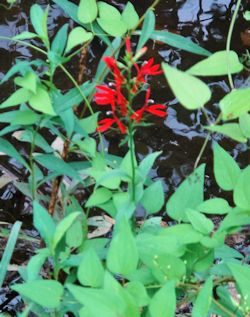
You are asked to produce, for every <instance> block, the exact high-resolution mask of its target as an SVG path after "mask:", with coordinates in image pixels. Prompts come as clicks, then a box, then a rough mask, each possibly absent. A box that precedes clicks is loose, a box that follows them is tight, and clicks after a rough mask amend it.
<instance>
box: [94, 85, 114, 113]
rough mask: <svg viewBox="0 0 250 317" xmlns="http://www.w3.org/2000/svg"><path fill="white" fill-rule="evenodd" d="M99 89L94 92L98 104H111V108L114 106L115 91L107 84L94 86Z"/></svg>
mask: <svg viewBox="0 0 250 317" xmlns="http://www.w3.org/2000/svg"><path fill="white" fill-rule="evenodd" d="M96 89H97V90H99V91H97V92H96V93H95V102H96V103H97V104H98V105H111V106H112V108H114V107H115V102H116V91H115V90H113V89H111V88H109V87H107V86H101V85H98V86H96Z"/></svg>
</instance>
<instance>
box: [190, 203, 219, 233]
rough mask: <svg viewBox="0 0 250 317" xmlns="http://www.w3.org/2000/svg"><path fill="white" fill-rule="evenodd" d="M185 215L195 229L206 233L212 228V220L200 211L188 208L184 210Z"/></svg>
mask: <svg viewBox="0 0 250 317" xmlns="http://www.w3.org/2000/svg"><path fill="white" fill-rule="evenodd" d="M186 215H187V217H188V219H189V221H190V223H191V225H192V226H193V227H194V229H196V230H197V231H199V232H201V233H203V234H206V235H207V234H209V233H210V232H211V231H212V230H213V228H214V224H213V222H212V220H210V219H208V218H207V217H206V216H204V215H203V214H201V213H200V212H198V211H195V210H192V209H188V210H187V211H186Z"/></svg>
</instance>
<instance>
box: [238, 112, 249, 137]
mask: <svg viewBox="0 0 250 317" xmlns="http://www.w3.org/2000/svg"><path fill="white" fill-rule="evenodd" d="M239 124H240V129H241V131H242V133H243V135H244V136H245V137H246V138H250V114H249V113H244V114H243V115H241V116H240V118H239Z"/></svg>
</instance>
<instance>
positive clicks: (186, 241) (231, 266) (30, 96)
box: [0, 0, 250, 317]
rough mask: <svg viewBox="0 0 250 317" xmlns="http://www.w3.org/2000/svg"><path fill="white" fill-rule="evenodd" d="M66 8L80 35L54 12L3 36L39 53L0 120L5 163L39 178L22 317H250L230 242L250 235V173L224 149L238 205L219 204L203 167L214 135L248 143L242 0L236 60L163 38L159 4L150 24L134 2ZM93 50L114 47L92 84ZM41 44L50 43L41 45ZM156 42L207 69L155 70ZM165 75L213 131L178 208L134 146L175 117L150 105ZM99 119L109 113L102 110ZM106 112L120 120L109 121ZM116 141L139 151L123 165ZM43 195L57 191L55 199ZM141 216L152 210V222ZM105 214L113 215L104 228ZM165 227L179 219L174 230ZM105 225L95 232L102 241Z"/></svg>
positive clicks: (224, 174) (61, 1) (242, 263)
mask: <svg viewBox="0 0 250 317" xmlns="http://www.w3.org/2000/svg"><path fill="white" fill-rule="evenodd" d="M54 2H55V3H56V4H57V5H59V6H60V7H61V8H62V9H63V10H64V11H65V12H66V13H67V14H68V15H69V17H70V19H72V20H73V21H74V22H75V23H76V24H77V26H75V27H73V29H72V30H70V31H69V25H68V24H65V25H63V26H62V27H61V28H60V29H59V31H58V32H57V34H56V36H55V38H54V39H53V40H51V39H50V38H49V35H48V29H47V17H48V10H49V7H48V8H47V9H46V10H43V9H42V7H41V6H39V5H37V4H34V5H33V6H32V7H31V11H30V19H31V23H32V26H33V31H32V32H31V31H24V32H23V33H21V34H19V35H17V36H15V37H13V38H6V37H3V36H1V37H0V38H1V39H5V40H6V39H8V40H10V41H14V42H17V43H19V44H22V45H26V46H28V47H30V48H31V49H34V50H36V51H37V52H39V53H40V55H41V57H40V58H37V59H36V60H32V61H30V62H27V61H17V62H16V64H15V65H14V66H13V67H12V68H11V69H10V70H9V71H8V73H7V74H6V75H5V76H4V78H3V79H2V83H4V82H6V81H9V80H11V78H12V77H14V83H15V87H16V90H15V91H14V92H13V94H11V96H9V97H8V98H7V99H6V100H5V101H4V102H3V103H2V104H1V105H0V108H1V109H3V110H4V111H3V112H2V113H1V114H0V120H1V122H4V123H6V127H5V128H3V129H2V130H1V131H0V134H1V138H0V151H1V152H3V153H4V154H5V155H7V156H9V157H12V158H14V159H15V160H17V161H18V162H19V163H20V164H22V165H23V167H24V168H25V169H26V171H27V173H28V179H27V180H22V181H20V182H16V186H17V187H18V189H19V190H20V191H22V192H23V193H24V195H25V196H27V197H28V198H29V199H30V201H32V205H33V224H34V227H35V228H36V230H37V231H38V232H39V234H40V240H39V242H40V248H39V249H38V250H37V253H36V254H35V255H34V256H32V257H31V259H30V260H29V261H28V263H27V265H25V266H20V267H19V274H20V276H21V278H22V283H16V284H14V285H11V289H13V290H14V291H16V292H18V293H19V294H20V296H21V297H22V299H23V301H24V302H25V304H26V305H25V306H24V310H23V312H22V316H27V315H29V313H30V312H32V313H34V314H35V315H38V316H64V315H65V314H72V315H74V316H80V317H84V316H86V317H100V316H102V317H117V316H120V317H121V316H123V317H128V316H129V317H139V316H145V317H149V316H150V317H174V316H176V313H177V312H178V311H179V310H180V306H181V305H185V307H189V308H190V310H191V311H192V316H193V317H203V316H204V317H205V316H208V315H209V316H210V315H211V314H217V315H220V316H227V317H228V316H229V317H233V316H239V317H241V316H242V317H243V316H247V314H249V312H250V287H249V285H250V284H249V282H250V267H249V264H248V263H249V258H245V257H244V256H243V255H242V254H241V253H240V252H238V251H237V250H235V249H233V248H231V247H229V246H228V245H227V244H226V243H225V241H226V238H227V237H230V236H231V235H232V234H235V233H239V232H241V231H242V230H243V228H245V227H246V226H247V225H249V224H250V212H249V210H250V198H249V197H250V185H249V184H250V183H249V179H250V167H249V166H246V167H245V168H244V169H241V168H240V166H239V165H238V164H237V162H236V161H235V160H234V159H233V157H231V156H230V155H229V154H228V153H227V152H226V151H225V150H224V149H223V148H222V147H221V145H219V144H218V143H216V142H214V144H213V154H214V162H213V167H214V176H215V180H216V183H217V185H218V186H219V187H220V189H221V191H228V192H231V193H232V198H233V199H232V201H231V202H230V204H231V205H230V204H229V202H228V201H227V200H226V199H224V198H221V197H213V198H210V199H205V197H204V189H205V183H204V179H205V168H206V166H205V164H201V165H199V163H200V159H201V157H202V154H203V152H204V149H205V148H206V145H207V144H208V142H209V141H210V139H211V138H210V137H211V135H212V134H213V133H222V134H224V135H226V136H228V137H230V138H232V139H233V140H235V141H237V142H240V143H246V142H247V140H248V138H249V137H250V130H249V122H250V115H249V113H248V112H249V110H250V103H249V100H250V98H249V97H250V88H237V89H236V88H235V87H234V81H233V74H236V73H238V72H240V71H242V69H243V65H242V64H241V62H240V61H239V58H238V55H237V53H236V52H234V51H232V50H230V42H231V36H232V32H233V26H234V23H235V20H236V17H237V13H238V10H239V7H240V1H239V0H238V2H237V5H236V7H235V12H234V14H233V18H232V21H231V25H230V29H229V34H228V41H227V47H226V50H225V51H220V52H215V53H211V52H209V51H207V50H205V49H203V48H202V47H200V46H198V45H197V44H195V43H193V42H192V41H190V40H188V39H186V38H184V37H182V36H180V35H176V34H172V33H169V32H167V31H159V30H155V15H154V11H153V9H154V8H155V6H156V5H157V3H158V1H155V2H154V3H153V4H152V6H151V7H150V8H148V10H147V11H146V13H145V14H144V15H143V16H142V17H141V18H140V17H139V16H138V14H137V12H136V10H135V8H134V6H133V4H132V3H131V2H127V4H126V6H125V7H124V10H123V11H122V13H121V12H120V11H119V10H118V9H116V8H115V7H114V6H111V5H109V4H107V3H105V2H102V1H98V2H97V1H96V0H81V1H80V3H79V5H76V4H74V3H73V2H70V1H68V0H54ZM141 24H142V28H141V29H139V28H140V25H141ZM111 37H114V39H113V40H112V41H111ZM94 38H95V39H97V40H100V41H102V42H103V43H105V44H106V45H107V49H106V51H105V52H104V55H103V57H102V58H101V59H100V61H99V63H98V67H97V70H96V74H95V76H93V78H92V79H91V80H89V81H85V82H84V80H83V73H82V70H83V68H84V67H83V66H84V62H83V61H84V56H85V55H86V52H87V49H88V46H89V45H90V42H91V41H93V39H94ZM33 39H36V40H39V41H40V43H41V45H39V46H36V45H35V43H34V42H33V41H32V40H33ZM149 39H153V40H157V41H162V42H164V43H167V44H170V45H174V46H175V47H178V48H180V49H183V50H187V51H189V52H192V53H194V54H199V55H201V56H203V57H204V59H202V60H201V61H200V62H198V63H197V64H195V65H193V66H192V67H191V68H189V69H188V70H186V71H182V70H180V69H177V68H175V67H172V66H171V65H169V64H167V63H165V62H164V63H162V65H161V66H160V64H159V63H158V64H157V62H156V64H155V61H154V60H153V59H152V58H150V59H148V60H147V59H146V61H143V59H144V54H145V53H146V48H145V45H146V43H147V41H148V40H149ZM79 46H80V48H79ZM79 53H80V55H81V58H82V59H81V60H82V63H81V71H80V73H79V75H78V78H77V80H76V79H75V78H74V76H73V75H72V74H71V73H70V72H69V70H68V69H67V64H68V63H70V62H71V60H72V58H73V57H74V56H78V54H79ZM58 69H60V71H61V72H62V73H63V74H64V76H65V77H66V78H67V79H69V81H70V82H71V84H72V85H73V88H71V89H69V90H68V91H67V92H65V91H62V90H60V89H59V88H58V87H57V84H56V77H57V74H56V71H57V70H58ZM162 73H164V76H165V77H166V79H167V81H168V84H169V86H170V88H171V89H172V92H173V93H174V95H175V96H176V98H177V99H178V101H179V103H180V104H181V105H182V106H183V107H185V108H186V109H188V110H197V109H202V111H203V112H204V115H205V117H206V118H207V119H208V123H207V126H204V131H208V133H207V138H206V140H205V143H204V145H203V147H202V149H201V152H200V153H199V155H198V157H197V160H196V162H195V164H194V171H193V173H192V174H191V175H189V176H188V177H187V178H186V179H185V180H184V181H183V182H182V183H181V184H180V185H179V186H178V188H177V189H176V191H175V192H174V193H173V194H172V195H171V196H170V197H166V198H167V203H166V205H165V195H164V190H163V186H162V183H161V181H160V180H154V179H152V178H151V177H150V171H151V169H152V167H153V165H154V164H155V162H156V159H157V158H158V157H159V156H160V155H161V152H155V153H151V154H149V155H148V156H146V157H145V158H143V159H141V160H139V159H138V157H137V152H136V146H135V143H134V138H135V135H136V131H137V130H138V129H142V128H144V127H145V128H146V127H147V125H149V124H151V123H150V121H149V122H148V116H151V115H154V116H156V117H159V118H161V119H164V118H165V117H166V116H167V111H166V110H167V107H166V105H165V104H157V103H156V104H155V103H151V102H150V95H151V89H150V82H149V80H148V78H149V77H151V76H156V75H160V74H162ZM61 76H62V75H61ZM209 76H228V79H229V83H230V86H231V88H232V90H231V91H230V92H229V93H228V94H227V95H226V96H224V97H223V99H222V100H220V102H219V109H220V114H219V115H218V117H217V119H215V120H214V121H212V122H211V119H210V118H209V117H208V115H207V112H206V105H207V103H208V102H209V100H210V98H211V91H210V88H209V86H208V85H207V84H206V83H205V81H203V80H201V79H200V77H202V78H203V77H205V78H206V77H209ZM153 78H154V77H153ZM137 95H142V96H143V97H144V101H143V102H142V103H140V102H138V101H137V100H136V99H135V98H136V96H137ZM96 107H98V110H99V109H101V111H98V112H95V111H94V109H95V108H96ZM102 109H108V114H107V113H106V114H104V111H102ZM177 111H178V110H177ZM99 117H101V118H100V119H99ZM44 130H46V131H48V132H49V133H53V135H54V137H55V140H56V142H55V141H54V142H53V143H49V142H48V140H46V139H45V138H44V134H43V132H44ZM17 131H18V134H17V133H16V132H17ZM110 131H115V132H117V134H118V135H119V140H120V146H122V147H124V149H126V151H127V154H126V155H125V156H124V157H119V156H114V155H111V154H109V153H107V151H105V148H104V145H103V137H102V134H103V133H109V132H110ZM13 133H16V135H18V139H19V141H21V142H25V143H27V144H28V145H29V154H28V155H25V154H23V153H20V152H19V151H17V150H16V149H15V147H14V146H13V145H12V144H11V143H10V141H8V140H7V138H5V136H7V135H11V134H13ZM58 144H59V145H60V146H58ZM44 185H47V186H48V185H50V189H51V191H50V195H46V191H45V190H44ZM78 190H80V191H82V192H83V193H84V197H83V199H82V200H81V201H79V200H77V197H76V193H77V191H78ZM139 207H140V208H141V207H143V210H144V217H143V219H140V221H139V220H138V218H137V216H136V212H137V210H138V208H139ZM96 209H98V210H101V211H102V213H103V214H104V215H101V216H93V214H92V212H93V210H96ZM159 212H160V213H159ZM158 213H159V214H158ZM160 215H161V216H160ZM162 215H164V216H168V217H169V218H171V220H172V225H171V226H170V225H168V224H167V223H166V222H165V221H163V218H162ZM211 215H219V216H221V218H222V220H221V222H220V223H219V224H218V225H215V224H214V222H213V218H211ZM93 227H95V228H97V229H96V230H94V231H92V230H91V228H93ZM19 229H20V223H17V224H15V225H14V228H13V230H12V232H11V235H10V240H9V243H8V245H7V247H6V250H7V251H9V252H11V253H12V251H13V247H14V244H15V242H16V238H17V234H18V232H19ZM112 229H113V230H112ZM7 251H6V252H5V253H4V255H3V259H2V260H1V263H0V268H3V269H4V270H3V271H1V272H0V281H1V283H2V280H3V278H4V275H5V272H6V269H7V265H8V262H9V260H10V259H9V258H10V256H9V255H10V254H7V253H8V252H7ZM232 285H233V286H234V288H235V289H234V292H237V297H235V296H234V295H233V294H232V292H231V287H232Z"/></svg>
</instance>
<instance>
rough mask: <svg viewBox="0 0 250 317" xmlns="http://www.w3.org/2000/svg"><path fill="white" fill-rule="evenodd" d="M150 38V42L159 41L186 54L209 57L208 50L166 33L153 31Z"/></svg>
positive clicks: (178, 36) (179, 36)
mask: <svg viewBox="0 0 250 317" xmlns="http://www.w3.org/2000/svg"><path fill="white" fill-rule="evenodd" d="M150 37H151V39H152V40H155V41H159V42H162V43H165V44H168V45H170V46H173V47H176V48H180V49H182V50H184V51H187V52H191V53H194V54H198V55H203V56H209V55H211V53H210V52H209V51H208V50H206V49H204V48H203V47H200V46H199V45H197V44H195V43H194V42H192V41H191V40H189V39H188V38H185V37H184V36H181V35H178V34H174V33H171V32H168V31H154V32H153V33H152V34H151V36H150Z"/></svg>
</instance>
